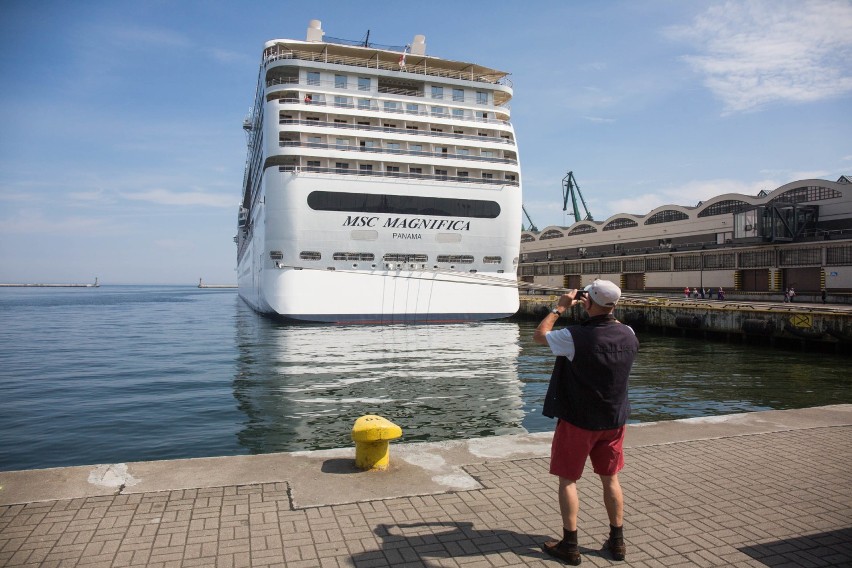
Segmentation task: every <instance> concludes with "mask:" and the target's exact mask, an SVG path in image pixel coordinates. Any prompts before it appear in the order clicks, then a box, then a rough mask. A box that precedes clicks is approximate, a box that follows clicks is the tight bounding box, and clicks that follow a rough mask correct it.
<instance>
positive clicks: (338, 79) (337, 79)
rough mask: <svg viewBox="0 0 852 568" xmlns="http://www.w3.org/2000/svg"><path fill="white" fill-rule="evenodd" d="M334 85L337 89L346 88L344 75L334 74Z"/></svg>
mask: <svg viewBox="0 0 852 568" xmlns="http://www.w3.org/2000/svg"><path fill="white" fill-rule="evenodd" d="M334 86H335V87H337V88H338V89H345V88H346V75H335V76H334Z"/></svg>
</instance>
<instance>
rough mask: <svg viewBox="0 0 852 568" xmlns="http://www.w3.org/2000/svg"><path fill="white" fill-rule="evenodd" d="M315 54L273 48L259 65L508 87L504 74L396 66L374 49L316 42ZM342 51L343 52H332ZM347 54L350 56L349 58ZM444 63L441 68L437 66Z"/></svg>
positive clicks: (433, 62) (395, 59) (434, 64)
mask: <svg viewBox="0 0 852 568" xmlns="http://www.w3.org/2000/svg"><path fill="white" fill-rule="evenodd" d="M312 47H313V48H314V49H316V51H313V50H311V47H308V46H304V45H300V46H299V47H298V48H295V47H290V46H284V45H280V44H279V45H275V46H272V47H270V48H268V49H266V51H264V55H263V64H264V66H265V67H266V68H267V69H269V68H270V67H271V66H273V65H275V64H276V63H277V62H281V63H282V64H285V65H286V64H288V63H289V64H291V65H292V62H293V61H311V62H315V63H322V64H330V65H345V66H350V67H365V68H367V69H370V70H371V71H373V70H382V71H391V72H393V73H394V74H397V73H399V74H405V75H407V76H411V77H412V78H416V77H418V76H421V77H441V78H444V79H455V80H460V81H471V82H474V83H485V84H488V85H499V86H502V87H507V88H509V89H511V88H512V81H511V80H510V79H509V78H508V77H506V74H505V73H502V72H500V71H495V70H492V69H486V68H484V67H478V66H475V65H468V66H467V69H465V70H456V69H450V68H447V67H446V63H448V62H442V61H441V60H438V59H432V58H423V61H422V62H418V63H417V64H413V63H411V64H407V65H405V66H404V67H400V65H399V54H398V53H391V54H385V53H383V52H381V51H377V50H369V54H370V57H369V58H367V57H358V56H357V55H354V53H357V51H355V50H354V49H353V48H350V49H346V48H339V47H338V48H337V49H335V47H334V45H333V44H329V43H317V44H316V46H312ZM356 49H357V48H356ZM336 51H343V52H344V53H335V52H336ZM350 53H351V54H352V55H350ZM381 57H387V61H383V60H381ZM442 63H444V66H442V65H441V64H442Z"/></svg>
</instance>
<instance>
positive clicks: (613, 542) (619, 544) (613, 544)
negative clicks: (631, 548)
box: [604, 537, 627, 560]
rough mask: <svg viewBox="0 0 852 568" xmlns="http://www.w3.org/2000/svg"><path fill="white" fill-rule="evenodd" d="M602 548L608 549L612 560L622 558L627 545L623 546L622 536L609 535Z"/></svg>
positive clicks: (625, 552)
mask: <svg viewBox="0 0 852 568" xmlns="http://www.w3.org/2000/svg"><path fill="white" fill-rule="evenodd" d="M604 549H606V550H609V553H610V554H611V555H612V558H613V560H624V556H625V555H626V554H627V547H626V546H624V539H623V538H615V537H609V538H608V539H606V542H605V543H604Z"/></svg>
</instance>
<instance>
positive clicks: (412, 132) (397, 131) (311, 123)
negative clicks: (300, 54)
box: [278, 118, 515, 146]
mask: <svg viewBox="0 0 852 568" xmlns="http://www.w3.org/2000/svg"><path fill="white" fill-rule="evenodd" d="M278 124H296V125H303V126H319V127H323V128H325V127H329V128H341V129H344V130H366V131H370V132H386V133H389V134H410V135H418V136H432V137H436V138H453V139H456V140H476V141H478V142H497V143H500V144H510V145H513V146H514V144H515V143H514V142H513V141H512V139H511V138H503V137H498V136H477V135H474V134H455V133H453V132H432V131H431V130H414V129H410V128H394V127H390V126H367V125H366V124H347V123H345V122H324V121H321V120H297V119H295V118H282V119H280V120H279V121H278Z"/></svg>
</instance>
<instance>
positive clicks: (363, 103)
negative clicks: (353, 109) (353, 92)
mask: <svg viewBox="0 0 852 568" xmlns="http://www.w3.org/2000/svg"><path fill="white" fill-rule="evenodd" d="M358 108H360V109H369V108H370V99H358Z"/></svg>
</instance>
